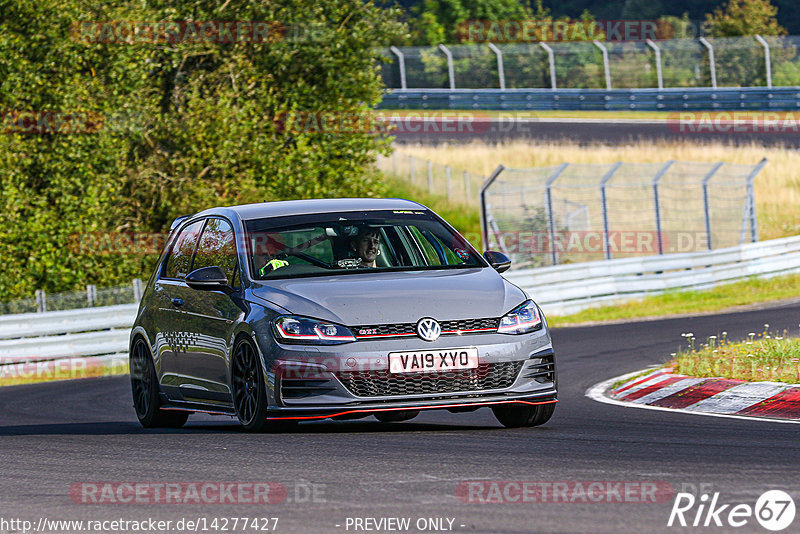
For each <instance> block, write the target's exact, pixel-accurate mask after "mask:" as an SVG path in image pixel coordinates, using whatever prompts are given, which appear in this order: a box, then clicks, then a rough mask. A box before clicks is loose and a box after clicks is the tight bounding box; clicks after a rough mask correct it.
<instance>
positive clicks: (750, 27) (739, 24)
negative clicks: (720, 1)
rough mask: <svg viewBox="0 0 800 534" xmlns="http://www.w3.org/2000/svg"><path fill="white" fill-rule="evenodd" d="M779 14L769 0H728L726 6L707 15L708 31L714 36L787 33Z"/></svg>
mask: <svg viewBox="0 0 800 534" xmlns="http://www.w3.org/2000/svg"><path fill="white" fill-rule="evenodd" d="M777 15H778V8H777V7H775V6H773V5H772V4H771V3H770V1H769V0H728V3H727V4H726V5H725V7H724V8H722V7H718V8H716V9H715V10H714V12H713V13H709V14H707V15H706V31H707V33H708V34H709V35H711V36H713V37H738V36H742V35H786V30H785V29H784V28H783V27H782V26H781V25H780V24H778V19H777Z"/></svg>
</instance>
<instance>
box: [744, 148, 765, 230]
mask: <svg viewBox="0 0 800 534" xmlns="http://www.w3.org/2000/svg"><path fill="white" fill-rule="evenodd" d="M766 164H767V158H764V159H762V160H761V161H759V162H758V165H756V166H755V168H754V169H753V171H752V172H751V173H750V174H749V175H748V176H747V199H748V200H749V201H750V240H751V241H752V242H753V243H755V242H756V241H758V219H757V218H756V195H755V190H754V187H753V182H754V181H755V179H756V176H757V175H758V173H760V172H761V169H763V168H764V165H766Z"/></svg>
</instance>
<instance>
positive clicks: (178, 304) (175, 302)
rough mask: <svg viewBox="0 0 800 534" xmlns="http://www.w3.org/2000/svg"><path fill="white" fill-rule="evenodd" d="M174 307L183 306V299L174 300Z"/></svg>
mask: <svg viewBox="0 0 800 534" xmlns="http://www.w3.org/2000/svg"><path fill="white" fill-rule="evenodd" d="M172 305H173V306H183V299H172Z"/></svg>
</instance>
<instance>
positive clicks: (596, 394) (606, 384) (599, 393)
mask: <svg viewBox="0 0 800 534" xmlns="http://www.w3.org/2000/svg"><path fill="white" fill-rule="evenodd" d="M639 373H641V371H634V372H632V373H626V374H624V375H620V376H615V377H613V378H609V379H608V380H604V381H603V382H600V383H599V384H595V385H594V386H592V387H590V388H589V389H587V390H586V396H587V397H589V398H590V399H592V400H594V401H597V402H602V403H603V404H614V405H616V406H624V407H626V408H640V409H642V410H656V411H659V412H672V413H684V414H690V415H704V416H708V417H724V418H726V419H742V420H745V421H764V422H767V423H784V424H795V425H797V424H800V421H793V420H791V419H769V418H767V417H753V416H750V415H732V414H719V413H710V412H693V411H690V410H687V409H685V408H663V407H661V406H650V405H648V404H635V403H633V402H628V401H621V400H617V399H612V398H611V397H608V396H607V395H606V391H608V390H609V389H610V388H611V386H612V385H614V383H615V382H618V381H619V380H625V379H626V378H632V377H634V376H636V375H637V374H639Z"/></svg>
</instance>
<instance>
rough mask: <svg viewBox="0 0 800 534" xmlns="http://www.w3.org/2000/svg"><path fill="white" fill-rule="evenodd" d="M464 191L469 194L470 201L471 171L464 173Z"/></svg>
mask: <svg viewBox="0 0 800 534" xmlns="http://www.w3.org/2000/svg"><path fill="white" fill-rule="evenodd" d="M464 191H466V193H467V200H469V197H470V191H469V171H464Z"/></svg>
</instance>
